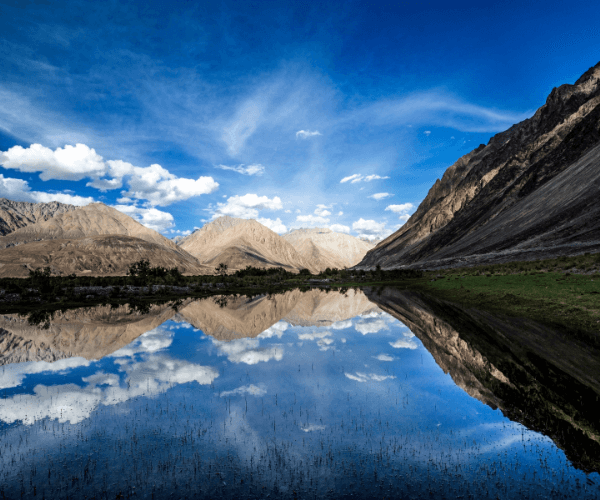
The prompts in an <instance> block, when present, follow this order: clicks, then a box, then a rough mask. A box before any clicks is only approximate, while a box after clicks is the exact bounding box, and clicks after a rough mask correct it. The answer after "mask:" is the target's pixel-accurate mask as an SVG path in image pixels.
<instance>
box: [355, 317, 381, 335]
mask: <svg viewBox="0 0 600 500" xmlns="http://www.w3.org/2000/svg"><path fill="white" fill-rule="evenodd" d="M354 328H355V329H356V331H357V332H360V333H362V334H363V335H366V334H367V333H377V332H380V331H381V330H389V329H390V328H389V326H388V325H387V323H386V322H385V321H384V320H383V319H376V320H372V321H359V322H358V323H356V325H355V327H354Z"/></svg>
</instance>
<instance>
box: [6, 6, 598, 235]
mask: <svg viewBox="0 0 600 500" xmlns="http://www.w3.org/2000/svg"><path fill="white" fill-rule="evenodd" d="M599 14H600V4H595V3H593V2H572V1H571V2H548V1H545V2H508V1H504V2H494V5H492V6H490V5H489V4H488V3H483V2H452V3H451V2H391V3H390V2H352V1H344V2H333V1H332V2H325V3H323V2H269V1H261V2H244V1H236V2H233V1H232V2H183V1H182V2H152V1H145V2H140V3H135V2H110V1H106V2H61V1H53V2H26V1H24V0H18V1H14V2H6V1H0V32H1V33H2V36H1V37H0V38H1V39H0V67H1V68H2V70H1V71H0V164H1V165H2V167H0V175H1V176H2V177H1V178H0V196H4V197H7V198H11V199H18V200H25V201H49V200H52V199H57V200H59V201H63V202H73V203H76V204H85V203H88V202H90V201H102V202H104V203H106V204H108V205H112V206H116V207H117V208H119V209H120V210H122V211H123V212H125V213H128V214H129V215H131V216H133V217H134V218H136V219H138V220H140V221H141V222H142V223H144V224H146V225H148V226H149V227H153V228H155V229H157V230H160V231H161V232H162V233H163V234H165V235H167V236H169V237H172V236H175V235H177V234H184V233H185V232H186V231H190V230H193V229H194V227H199V226H202V225H203V224H204V223H205V222H207V221H210V220H211V219H213V218H214V217H217V216H219V215H222V214H227V215H232V216H236V217H243V218H256V219H258V220H259V221H261V222H263V223H265V224H266V225H268V226H269V227H271V228H272V229H274V230H276V231H277V232H280V233H281V232H283V231H285V230H290V229H292V228H295V227H315V226H318V227H332V228H333V229H334V230H338V231H343V232H349V233H350V234H353V235H362V236H364V237H370V238H375V237H383V236H387V235H388V234H390V233H391V232H392V231H394V230H396V229H397V228H398V227H399V226H400V225H401V224H403V223H404V221H405V220H406V218H407V217H408V215H410V214H411V213H412V212H414V210H415V209H416V207H417V206H418V204H419V203H420V202H421V201H422V199H423V198H424V197H425V196H426V194H427V191H428V190H429V188H430V187H431V185H432V184H433V183H434V182H435V180H436V179H437V178H438V177H441V175H442V174H443V172H444V170H445V169H446V168H447V167H448V166H449V165H451V164H452V163H454V161H456V160H457V159H458V158H459V157H460V156H462V155H463V154H466V153H467V152H469V151H470V150H472V149H473V148H475V147H477V146H478V145H479V144H481V143H487V141H488V140H489V138H490V137H491V136H492V135H494V134H495V133H496V132H499V131H502V130H505V129H506V128H508V127H509V126H510V125H512V124H513V123H516V122H518V121H520V120H522V119H524V118H527V117H529V116H531V114H533V112H534V111H535V109H537V108H538V107H539V106H541V105H542V104H543V103H544V102H545V99H546V96H547V95H548V93H549V92H550V91H551V90H552V88H553V87H555V86H558V85H560V84H563V83H573V82H574V81H575V80H576V79H577V78H578V77H579V76H580V75H581V74H582V73H583V72H585V71H586V70H587V69H588V68H589V67H590V66H593V65H594V64H596V63H597V62H598V60H599V59H600V56H599V55H598V54H600V50H599V49H600V29H599V28H598V26H599V25H598V22H597V20H598V19H599V18H600V17H599ZM343 180H345V181H344V182H341V181H343Z"/></svg>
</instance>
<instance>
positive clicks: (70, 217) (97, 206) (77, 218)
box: [0, 203, 177, 250]
mask: <svg viewBox="0 0 600 500" xmlns="http://www.w3.org/2000/svg"><path fill="white" fill-rule="evenodd" d="M109 234H111V235H117V234H118V235H124V236H132V237H134V238H140V239H142V240H146V241H148V242H150V243H155V244H157V245H162V246H164V247H167V248H170V249H173V250H176V249H177V245H176V244H175V243H173V242H172V241H171V240H169V239H167V238H165V237H164V236H162V235H160V234H159V233H157V232H156V231H154V230H153V229H148V228H147V227H144V226H142V225H141V224H140V223H139V222H137V221H135V220H134V219H132V218H131V217H129V216H128V215H125V214H123V213H121V212H119V211H118V210H116V209H114V208H112V207H108V206H106V205H104V204H103V203H93V204H91V205H87V206H85V207H79V208H77V209H75V210H71V211H68V212H64V213H58V214H56V215H54V216H53V217H52V218H49V219H48V220H44V221H41V222H37V223H35V224H32V225H29V226H26V227H22V228H20V229H17V230H16V231H14V232H12V233H10V234H8V235H6V236H2V237H0V248H6V247H10V246H14V245H21V244H23V243H28V242H31V241H38V240H57V239H63V240H66V239H78V238H86V237H89V236H99V235H109Z"/></svg>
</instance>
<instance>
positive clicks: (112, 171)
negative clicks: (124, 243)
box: [0, 144, 219, 206]
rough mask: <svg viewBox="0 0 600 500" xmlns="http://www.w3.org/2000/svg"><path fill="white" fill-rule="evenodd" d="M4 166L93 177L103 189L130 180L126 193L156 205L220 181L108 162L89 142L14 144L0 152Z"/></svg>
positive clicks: (47, 175) (47, 176)
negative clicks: (54, 145) (58, 145)
mask: <svg viewBox="0 0 600 500" xmlns="http://www.w3.org/2000/svg"><path fill="white" fill-rule="evenodd" d="M0 165H2V166H3V167H4V168H10V169H14V170H19V171H21V172H31V173H33V172H40V179H42V180H43V181H47V180H51V179H55V180H68V181H79V180H82V179H86V178H89V179H92V180H91V181H90V182H88V183H87V186H90V187H93V188H95V189H98V190H100V191H103V192H104V191H108V190H112V189H119V188H121V187H122V186H123V182H124V181H125V182H127V184H128V188H129V189H128V190H127V191H124V192H123V193H122V195H123V196H124V197H127V198H130V199H138V200H145V201H146V202H147V203H149V204H150V205H153V206H166V205H170V204H171V203H174V202H176V201H182V200H187V199H188V198H191V197H192V196H200V195H202V194H208V193H212V192H213V191H214V190H215V189H217V188H218V186H219V184H218V183H216V182H215V181H214V179H213V178H212V177H203V176H200V177H198V179H185V178H179V177H177V176H175V175H173V174H171V173H170V172H169V171H168V170H166V169H164V168H163V167H161V166H160V165H157V164H154V165H150V166H149V167H136V166H134V165H132V164H131V163H128V162H125V161H122V160H108V161H104V159H103V158H102V156H100V155H99V154H98V153H96V151H95V150H94V149H93V148H90V147H88V146H86V145H85V144H76V145H75V146H70V145H67V146H65V147H64V148H57V149H56V150H54V151H52V150H51V149H50V148H47V147H44V146H42V145H40V144H32V145H31V146H30V147H29V148H23V147H21V146H14V147H12V148H10V149H8V150H7V151H5V152H0Z"/></svg>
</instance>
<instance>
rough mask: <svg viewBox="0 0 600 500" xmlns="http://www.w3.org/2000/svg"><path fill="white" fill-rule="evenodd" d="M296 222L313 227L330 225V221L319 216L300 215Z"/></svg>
mask: <svg viewBox="0 0 600 500" xmlns="http://www.w3.org/2000/svg"><path fill="white" fill-rule="evenodd" d="M296 222H302V223H304V224H307V225H311V226H318V225H325V224H328V223H329V219H328V218H326V217H320V216H318V215H312V214H311V215H298V216H297V217H296Z"/></svg>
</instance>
